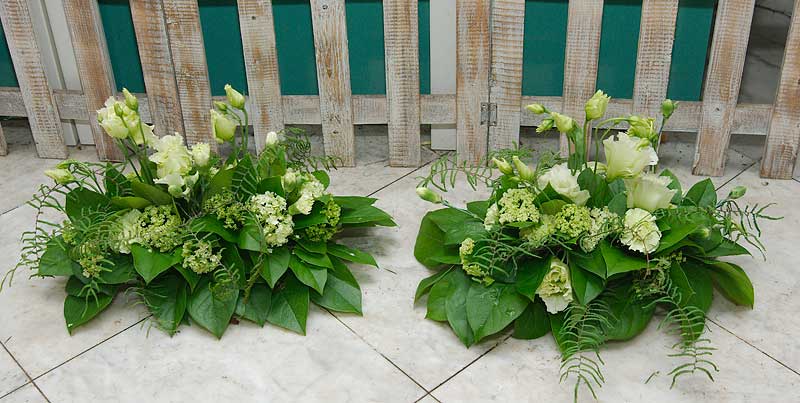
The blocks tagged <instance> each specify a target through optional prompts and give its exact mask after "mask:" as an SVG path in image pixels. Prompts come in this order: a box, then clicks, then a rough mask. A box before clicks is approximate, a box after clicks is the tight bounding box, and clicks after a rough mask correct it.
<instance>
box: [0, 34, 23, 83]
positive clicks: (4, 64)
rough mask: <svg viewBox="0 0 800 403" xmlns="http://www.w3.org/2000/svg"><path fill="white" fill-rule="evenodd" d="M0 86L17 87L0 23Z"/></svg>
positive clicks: (12, 64) (15, 75)
mask: <svg viewBox="0 0 800 403" xmlns="http://www.w3.org/2000/svg"><path fill="white" fill-rule="evenodd" d="M0 87H19V83H18V82H17V74H16V73H15V72H14V63H13V62H12V61H11V53H9V52H8V44H7V43H6V36H5V34H4V33H3V26H2V25H0Z"/></svg>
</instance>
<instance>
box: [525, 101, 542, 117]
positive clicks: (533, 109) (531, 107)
mask: <svg viewBox="0 0 800 403" xmlns="http://www.w3.org/2000/svg"><path fill="white" fill-rule="evenodd" d="M525 109H527V110H529V111H531V112H533V113H535V114H537V115H541V114H542V113H546V112H547V108H545V107H544V105H542V104H530V105H528V106H526V107H525Z"/></svg>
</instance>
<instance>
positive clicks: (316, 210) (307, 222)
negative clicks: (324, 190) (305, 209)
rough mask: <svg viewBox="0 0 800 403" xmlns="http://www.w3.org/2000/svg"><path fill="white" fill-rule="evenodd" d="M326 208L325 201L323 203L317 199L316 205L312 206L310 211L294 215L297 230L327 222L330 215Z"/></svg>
mask: <svg viewBox="0 0 800 403" xmlns="http://www.w3.org/2000/svg"><path fill="white" fill-rule="evenodd" d="M325 210H326V207H325V203H321V202H320V201H315V202H314V206H313V207H312V208H311V212H310V213H308V214H305V215H304V214H298V215H295V216H292V220H293V221H294V230H295V232H296V231H297V230H299V229H303V228H308V227H311V226H314V225H318V224H324V223H327V222H328V216H327V213H326V212H325Z"/></svg>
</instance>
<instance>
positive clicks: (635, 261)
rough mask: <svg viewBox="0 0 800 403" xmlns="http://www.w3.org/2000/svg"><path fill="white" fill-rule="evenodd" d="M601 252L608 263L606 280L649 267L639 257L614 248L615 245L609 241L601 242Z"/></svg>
mask: <svg viewBox="0 0 800 403" xmlns="http://www.w3.org/2000/svg"><path fill="white" fill-rule="evenodd" d="M600 252H601V253H602V254H603V260H605V262H606V278H611V277H612V276H614V275H616V274H620V273H627V272H629V271H636V270H639V269H643V268H645V267H647V261H645V260H644V259H642V258H639V257H635V256H630V255H627V254H625V252H623V251H622V250H620V249H619V248H616V247H614V245H612V244H611V242H608V241H607V240H603V241H601V242H600Z"/></svg>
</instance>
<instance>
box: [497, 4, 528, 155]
mask: <svg viewBox="0 0 800 403" xmlns="http://www.w3.org/2000/svg"><path fill="white" fill-rule="evenodd" d="M524 32H525V0H495V1H494V4H493V6H492V70H491V76H490V80H489V84H490V85H489V97H490V98H491V102H492V103H495V104H497V125H496V126H491V127H489V149H490V150H501V149H506V148H511V147H514V146H517V145H518V144H519V126H520V125H519V119H520V117H519V112H520V110H519V104H520V102H521V100H522V39H523V34H524Z"/></svg>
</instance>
